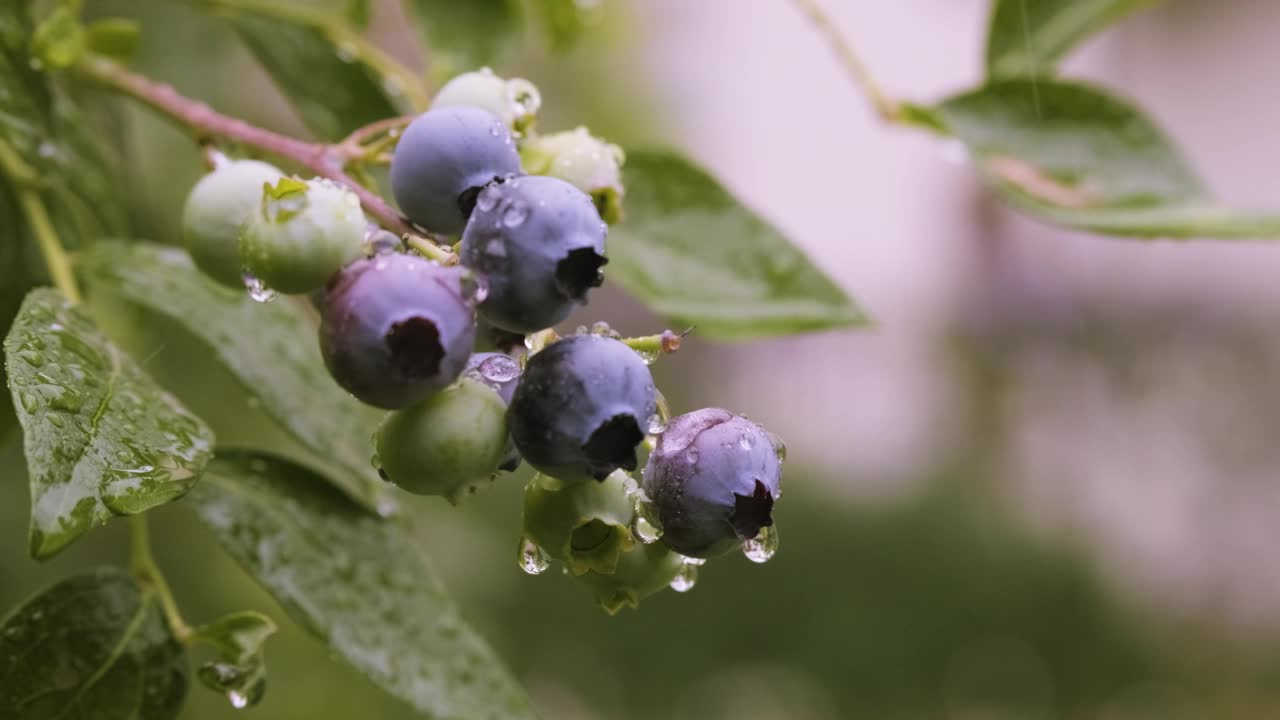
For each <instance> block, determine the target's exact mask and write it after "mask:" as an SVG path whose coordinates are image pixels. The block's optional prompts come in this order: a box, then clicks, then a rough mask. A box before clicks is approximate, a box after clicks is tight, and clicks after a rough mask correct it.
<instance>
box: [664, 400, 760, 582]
mask: <svg viewBox="0 0 1280 720" xmlns="http://www.w3.org/2000/svg"><path fill="white" fill-rule="evenodd" d="M777 453H778V451H777V450H776V449H775V447H774V441H773V438H772V437H771V436H770V435H769V433H768V432H766V431H765V429H764V428H762V427H760V426H759V425H757V424H755V423H753V422H751V421H750V420H748V419H746V418H744V417H741V416H739V415H734V414H733V413H731V412H729V411H728V410H721V409H719V408H705V409H702V410H696V411H694V412H691V413H689V414H687V415H681V416H679V417H677V418H674V419H672V420H671V422H669V423H668V424H667V428H666V430H665V431H664V432H663V433H662V434H661V435H659V436H658V444H657V447H656V448H655V449H654V451H653V453H652V454H650V455H649V462H648V464H647V465H646V466H645V469H644V482H643V484H642V487H643V489H644V492H645V495H646V496H647V498H648V500H649V503H650V507H651V508H652V510H653V511H655V512H656V515H657V520H658V523H659V525H660V526H661V528H662V538H661V539H662V542H663V543H664V544H665V545H666V546H667V547H669V548H671V549H672V550H675V551H676V552H678V553H680V554H682V555H687V556H689V557H695V558H708V557H713V556H716V555H720V554H723V553H724V552H726V551H727V550H729V549H731V548H733V547H735V546H737V545H739V544H741V542H742V541H743V540H750V539H753V538H755V537H756V536H757V535H759V534H760V530H761V529H762V528H765V527H769V526H771V525H773V503H774V501H775V500H776V499H777V498H778V495H779V483H780V482H781V476H782V464H781V462H780V460H779V458H778V454H777Z"/></svg>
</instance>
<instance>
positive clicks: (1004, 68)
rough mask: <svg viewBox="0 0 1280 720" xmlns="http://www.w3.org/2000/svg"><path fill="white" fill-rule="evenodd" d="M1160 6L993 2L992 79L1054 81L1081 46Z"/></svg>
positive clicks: (1100, 0) (1143, 1)
mask: <svg viewBox="0 0 1280 720" xmlns="http://www.w3.org/2000/svg"><path fill="white" fill-rule="evenodd" d="M1157 2H1159V0H995V2H994V7H993V10H992V13H991V28H990V30H989V31H988V34H987V74H988V76H990V77H993V78H995V77H1009V76H1017V75H1050V74H1052V72H1053V67H1054V64H1055V62H1056V61H1057V60H1058V59H1059V58H1061V57H1062V56H1063V55H1065V54H1067V52H1069V51H1070V50H1071V49H1072V48H1073V47H1075V46H1076V45H1077V44H1078V43H1079V42H1080V41H1082V40H1084V39H1085V38H1087V37H1089V36H1090V35H1092V34H1094V33H1096V32H1098V31H1100V30H1102V29H1103V28H1105V27H1107V26H1108V25H1110V24H1111V23H1114V22H1116V21H1117V20H1119V19H1121V18H1123V17H1125V16H1126V15H1129V14H1130V13H1133V12H1135V11H1137V10H1140V9H1142V8H1145V7H1149V6H1151V5H1154V4H1156V3H1157Z"/></svg>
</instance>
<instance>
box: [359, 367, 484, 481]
mask: <svg viewBox="0 0 1280 720" xmlns="http://www.w3.org/2000/svg"><path fill="white" fill-rule="evenodd" d="M506 409H507V408H506V405H505V404H504V403H503V402H502V398H500V397H499V396H498V392H497V391H496V390H494V389H493V388H491V387H489V386H488V385H485V384H484V383H481V382H479V381H477V380H473V379H472V378H469V377H463V378H461V379H459V380H458V381H457V382H456V383H454V384H453V385H450V386H449V387H447V388H445V389H444V390H442V391H440V392H439V393H437V394H435V395H432V396H430V397H428V398H427V399H425V400H423V401H422V402H419V403H418V404H416V405H410V406H409V407H407V408H404V409H403V410H396V411H395V412H393V413H391V414H390V415H388V416H387V419H386V420H384V421H383V423H382V426H381V427H380V428H378V432H377V435H375V436H374V446H375V448H376V451H377V454H378V455H377V461H378V465H379V467H380V469H381V471H382V473H383V475H384V477H385V478H386V479H387V480H389V481H391V482H393V483H395V484H396V485H398V486H400V487H401V488H402V489H404V490H407V491H408V492H411V493H414V494H417V495H440V496H442V497H444V498H445V499H447V500H448V501H449V502H451V503H456V502H457V501H458V499H459V498H460V497H461V496H462V495H463V493H465V492H467V491H469V490H470V491H474V490H473V488H475V487H476V486H477V485H479V484H480V483H483V482H484V481H487V480H489V479H490V478H492V477H493V475H494V474H495V473H496V472H498V465H499V464H501V463H502V461H503V458H504V456H505V454H506V451H507V421H506Z"/></svg>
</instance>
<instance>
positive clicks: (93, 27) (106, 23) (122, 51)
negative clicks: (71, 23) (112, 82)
mask: <svg viewBox="0 0 1280 720" xmlns="http://www.w3.org/2000/svg"><path fill="white" fill-rule="evenodd" d="M88 32H89V34H88V37H87V38H86V41H87V42H88V44H89V49H90V50H92V51H93V52H95V53H97V54H99V55H106V56H107V57H112V58H115V59H117V60H128V59H129V58H132V57H133V54H134V53H135V52H137V50H138V36H139V35H140V34H141V33H142V28H141V26H140V25H138V21H137V20H133V19H130V18H102V19H101V20H95V21H93V22H92V23H89V27H88Z"/></svg>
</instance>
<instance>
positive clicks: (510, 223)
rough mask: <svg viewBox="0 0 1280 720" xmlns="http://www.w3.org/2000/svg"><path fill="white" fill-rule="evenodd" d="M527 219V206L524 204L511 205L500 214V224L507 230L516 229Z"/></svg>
mask: <svg viewBox="0 0 1280 720" xmlns="http://www.w3.org/2000/svg"><path fill="white" fill-rule="evenodd" d="M528 219H529V206H528V205H525V204H524V203H518V202H517V203H511V205H510V206H508V207H507V209H506V210H505V211H503V213H502V224H503V225H506V226H507V227H509V228H518V227H520V226H521V225H523V224H524V221H525V220H528Z"/></svg>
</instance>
